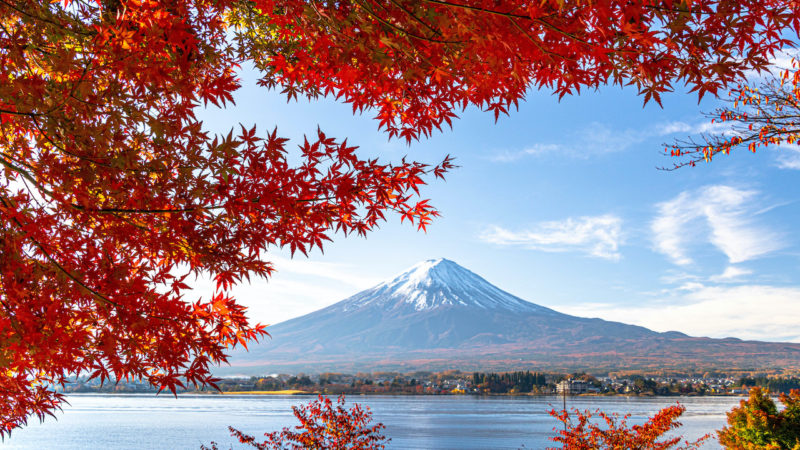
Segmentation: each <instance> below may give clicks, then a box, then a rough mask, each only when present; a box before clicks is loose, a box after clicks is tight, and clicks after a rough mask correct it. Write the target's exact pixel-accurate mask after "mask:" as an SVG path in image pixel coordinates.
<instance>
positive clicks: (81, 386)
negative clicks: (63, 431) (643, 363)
mask: <svg viewBox="0 0 800 450" xmlns="http://www.w3.org/2000/svg"><path fill="white" fill-rule="evenodd" d="M565 381H566V382H568V383H576V384H579V385H580V386H581V389H580V390H575V389H571V390H569V389H568V393H570V394H579V393H580V394H583V393H588V394H596V395H659V396H675V395H730V394H733V395H741V394H744V393H746V392H748V390H749V389H750V388H751V387H756V386H758V387H762V388H766V389H769V390H770V391H771V392H773V393H781V392H784V393H788V392H789V391H790V390H792V389H800V377H798V376H796V375H774V374H772V375H766V374H759V373H751V374H746V373H745V374H723V373H703V374H691V373H684V374H680V373H676V374H671V375H665V374H660V375H653V374H637V373H630V374H615V373H611V374H607V375H605V376H595V375H590V374H587V373H571V374H564V373H545V372H532V371H510V372H497V373H495V372H461V371H458V370H450V371H444V372H427V371H417V372H408V373H399V372H372V373H363V372H362V373H356V374H344V373H334V372H327V373H321V374H313V375H312V374H304V373H299V374H294V375H289V374H273V375H268V376H258V377H256V376H253V377H239V378H226V379H223V380H220V381H219V383H218V386H219V388H220V392H222V393H237V392H239V393H259V392H281V391H286V392H292V393H309V394H312V393H321V394H411V395H416V394H418V395H447V394H477V395H492V394H495V395H500V394H508V395H552V394H556V393H560V392H562V390H563V386H564V384H563V383H564V382H565ZM559 384H561V386H562V389H561V390H559V387H558V386H559ZM570 385H571V384H570ZM570 385H568V386H570ZM152 391H154V388H152V387H151V386H150V385H149V384H147V383H144V382H120V383H116V384H114V383H106V384H104V385H102V386H101V385H100V384H99V383H98V382H97V381H96V380H91V381H90V380H86V379H80V378H79V379H76V380H74V381H73V382H72V383H69V384H67V385H66V386H65V388H64V392H76V393H88V392H109V393H110V392H115V393H135V392H152ZM182 392H207V393H215V392H217V391H214V390H202V391H197V390H193V389H185V390H183V391H182Z"/></svg>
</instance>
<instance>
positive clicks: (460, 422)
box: [0, 395, 739, 450]
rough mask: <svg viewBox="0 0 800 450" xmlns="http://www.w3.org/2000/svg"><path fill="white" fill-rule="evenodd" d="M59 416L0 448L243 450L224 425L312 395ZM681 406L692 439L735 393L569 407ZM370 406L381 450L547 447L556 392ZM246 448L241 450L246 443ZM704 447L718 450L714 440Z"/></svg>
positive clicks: (281, 415) (267, 427)
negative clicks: (206, 449) (208, 448)
mask: <svg viewBox="0 0 800 450" xmlns="http://www.w3.org/2000/svg"><path fill="white" fill-rule="evenodd" d="M67 398H68V400H69V402H70V405H67V406H65V407H64V412H63V413H59V414H57V417H58V420H55V419H53V418H49V419H47V420H46V421H45V422H44V423H38V422H37V421H36V420H35V419H34V420H32V422H31V424H30V425H29V426H28V427H26V428H23V429H20V430H17V431H15V432H14V433H13V434H12V435H11V437H10V438H8V439H6V440H5V442H4V443H2V444H0V448H2V449H37V450H38V449H197V448H199V447H200V445H201V444H208V443H210V442H211V441H216V442H217V443H219V444H221V446H220V448H225V449H227V448H228V447H229V446H233V448H242V447H241V446H237V445H236V444H235V443H234V440H233V438H231V437H230V435H229V433H228V430H227V426H228V425H233V426H235V427H236V428H238V429H240V430H242V431H243V432H245V433H249V434H252V435H255V436H259V437H260V436H262V435H263V433H264V432H268V431H274V430H277V429H279V428H282V427H284V426H290V425H295V424H296V423H297V421H296V419H295V418H294V416H292V412H291V406H292V405H298V404H303V403H308V402H309V401H311V400H313V399H314V398H315V397H311V396H248V395H241V396H218V395H214V396H203V395H181V396H179V397H178V398H174V397H170V396H164V395H161V396H154V395H70V396H68V397H67ZM677 401H679V402H681V403H682V404H683V405H685V406H686V408H687V409H686V412H685V413H684V415H683V416H682V417H681V422H682V423H683V424H684V425H683V427H681V428H680V429H679V430H680V432H681V433H682V434H684V435H685V436H686V437H688V438H697V437H699V436H701V435H703V434H705V433H708V432H711V431H713V430H716V429H719V428H721V427H722V426H723V425H724V423H725V412H726V411H728V410H730V409H731V408H732V407H733V406H735V405H736V404H737V403H738V401H739V399H738V398H736V397H657V398H644V397H572V398H568V399H567V406H568V407H575V408H580V409H586V408H589V409H592V410H594V409H598V408H599V409H602V410H604V411H606V412H619V413H625V412H628V413H631V414H632V415H633V416H632V418H631V419H630V421H629V422H630V423H641V422H642V421H643V420H644V417H646V416H648V415H652V414H653V413H655V412H656V411H658V410H659V409H660V408H662V407H664V406H668V405H671V404H674V403H675V402H677ZM352 402H358V403H361V404H362V405H366V406H369V407H370V408H371V410H372V412H373V420H374V421H378V422H383V423H384V425H386V429H385V430H384V431H385V434H386V435H387V436H388V437H390V438H392V441H391V442H390V443H389V445H388V446H387V448H397V449H485V448H508V449H517V448H521V447H523V446H524V448H536V449H538V448H546V447H548V446H551V445H552V442H551V441H550V440H549V439H548V438H549V437H550V436H552V435H553V434H554V433H553V427H555V426H557V425H558V422H556V420H555V419H553V418H552V417H550V416H549V415H548V410H549V409H551V406H550V405H551V404H552V405H554V406H556V407H557V408H560V407H561V406H560V405H561V398H559V397H474V396H355V395H354V396H349V397H347V405H348V406H349V405H351V403H352ZM246 448H247V447H246ZM707 448H710V449H712V448H718V445H717V444H716V441H713V440H712V441H711V442H710V444H709V445H707Z"/></svg>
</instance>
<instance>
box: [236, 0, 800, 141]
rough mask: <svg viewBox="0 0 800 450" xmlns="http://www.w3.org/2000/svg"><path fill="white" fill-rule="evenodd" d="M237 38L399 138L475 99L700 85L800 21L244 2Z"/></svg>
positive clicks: (515, 7) (467, 2)
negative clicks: (608, 87) (369, 113)
mask: <svg viewBox="0 0 800 450" xmlns="http://www.w3.org/2000/svg"><path fill="white" fill-rule="evenodd" d="M231 22H232V23H233V24H234V30H235V31H236V39H237V42H240V43H242V45H240V48H242V49H244V50H243V51H244V53H245V55H246V57H247V58H248V59H251V60H252V61H253V62H254V64H255V65H256V67H258V68H259V69H261V70H262V71H264V77H263V78H262V79H261V84H263V85H265V86H270V87H278V88H280V89H282V90H283V91H284V92H285V93H286V94H287V95H288V96H289V97H290V98H291V97H296V96H298V95H305V96H308V97H311V98H315V97H317V96H320V95H331V96H335V97H336V98H337V99H342V100H343V101H345V102H347V103H350V104H351V105H352V107H353V111H363V110H372V109H374V110H377V117H376V118H377V120H378V121H379V123H380V126H381V128H383V129H385V130H386V131H387V132H388V133H389V135H391V136H400V137H402V138H405V139H407V140H409V141H410V140H412V139H416V138H418V137H419V136H420V135H426V136H427V135H429V134H430V133H431V132H432V131H433V130H434V129H440V128H441V127H442V126H443V125H450V124H451V121H452V119H453V118H454V117H455V112H454V111H455V110H457V109H459V108H466V107H467V106H468V105H477V106H479V107H481V108H483V109H485V110H487V111H490V112H492V113H493V114H494V115H495V118H497V117H498V116H499V115H500V114H505V113H507V112H508V111H509V110H510V109H511V108H514V107H516V106H517V104H518V101H519V100H520V99H522V98H523V97H524V96H525V92H526V91H527V90H528V89H529V88H531V87H535V88H540V89H541V88H544V89H547V90H552V91H553V92H554V93H555V94H557V95H558V96H559V97H561V96H564V95H566V94H572V93H575V92H580V90H581V89H582V88H597V87H599V86H601V85H604V84H618V85H632V86H634V87H636V88H638V89H639V92H640V93H641V94H642V95H643V96H644V99H645V101H648V100H651V99H653V100H655V101H656V102H658V103H659V104H660V102H661V97H660V96H661V93H663V92H667V91H670V90H672V89H673V83H674V82H676V81H678V82H681V83H684V84H686V85H687V86H689V87H690V90H691V91H696V92H697V93H698V95H699V96H700V97H702V96H703V95H704V94H706V93H709V94H712V95H716V94H717V92H718V91H719V89H720V88H723V87H726V86H728V85H729V84H730V83H732V82H735V81H737V80H741V79H743V76H744V74H745V72H746V71H748V70H755V71H761V70H764V69H765V68H767V67H768V66H769V57H770V56H772V55H773V54H774V52H775V51H776V50H779V49H781V48H783V47H785V46H791V45H792V41H791V40H789V39H787V38H785V37H784V36H788V37H790V36H791V34H794V35H797V32H798V30H800V4H799V3H798V2H795V1H785V0H777V1H776V0H768V1H764V0H710V1H709V0H684V1H673V0H634V1H631V0H599V1H580V0H572V1H570V0H535V1H525V0H499V1H498V0H422V1H418V0H350V1H337V2H314V1H312V2H307V1H295V0H253V1H250V0H242V1H240V2H239V3H238V4H237V7H236V8H235V9H234V11H233V12H232V19H231Z"/></svg>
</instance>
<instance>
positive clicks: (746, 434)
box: [718, 387, 800, 450]
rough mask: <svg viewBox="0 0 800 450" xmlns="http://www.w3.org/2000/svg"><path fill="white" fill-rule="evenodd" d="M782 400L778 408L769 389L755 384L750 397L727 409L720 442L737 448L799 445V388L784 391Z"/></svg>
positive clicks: (770, 448) (773, 448) (751, 449)
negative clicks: (726, 419)
mask: <svg viewBox="0 0 800 450" xmlns="http://www.w3.org/2000/svg"><path fill="white" fill-rule="evenodd" d="M780 401H781V403H783V409H782V410H781V411H778V408H777V406H776V405H775V402H774V401H772V399H771V398H770V396H769V390H768V389H761V388H759V387H754V388H752V389H751V390H750V396H749V398H748V399H747V400H741V401H740V402H739V406H738V407H736V408H733V410H731V411H730V412H728V423H727V425H726V426H725V427H724V428H723V429H722V430H720V431H719V432H718V437H719V443H720V444H722V445H723V446H724V447H725V448H728V449H735V450H756V449H767V450H781V449H800V390H797V389H793V390H792V391H791V392H790V393H789V394H788V395H787V394H781V396H780Z"/></svg>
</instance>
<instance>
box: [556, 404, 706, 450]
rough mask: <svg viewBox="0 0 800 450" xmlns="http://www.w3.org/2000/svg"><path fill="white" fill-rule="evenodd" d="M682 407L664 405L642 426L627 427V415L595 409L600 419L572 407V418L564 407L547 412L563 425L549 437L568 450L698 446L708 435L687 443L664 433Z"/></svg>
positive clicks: (663, 449) (658, 449)
mask: <svg viewBox="0 0 800 450" xmlns="http://www.w3.org/2000/svg"><path fill="white" fill-rule="evenodd" d="M684 411H686V407H684V406H682V405H680V404H678V405H674V406H668V407H666V408H664V409H662V410H660V411H658V412H657V413H656V414H655V415H653V417H650V418H648V419H647V421H646V422H645V423H644V424H642V425H631V426H629V425H628V423H627V420H628V419H629V418H630V414H626V415H625V416H622V417H620V416H619V415H618V414H607V413H605V412H602V411H597V412H596V413H595V414H596V415H597V416H599V417H600V419H602V420H601V421H597V420H594V421H593V420H592V418H593V415H592V413H591V412H589V411H584V412H581V411H579V410H577V409H576V410H574V411H573V414H574V416H575V421H574V422H573V418H572V417H571V414H570V412H569V411H567V410H561V411H556V410H552V411H550V415H551V416H553V417H555V418H556V419H558V420H559V421H560V422H562V423H563V424H564V429H563V430H560V429H558V428H554V429H553V430H554V431H558V434H557V435H556V436H555V437H553V438H552V440H553V441H554V442H556V443H558V444H560V445H562V447H561V448H565V449H570V450H597V449H609V450H611V449H642V450H645V449H646V450H668V449H672V450H691V449H697V448H700V447H701V446H702V444H703V442H704V441H706V440H707V439H708V438H709V437H710V436H709V435H706V436H703V437H701V438H700V439H698V440H696V441H693V442H689V441H685V440H683V438H681V437H680V436H674V437H668V436H665V434H666V433H668V432H669V431H672V430H674V429H676V428H678V427H680V426H681V424H680V422H678V421H677V419H678V417H680V416H681V415H682V414H683V413H684Z"/></svg>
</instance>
